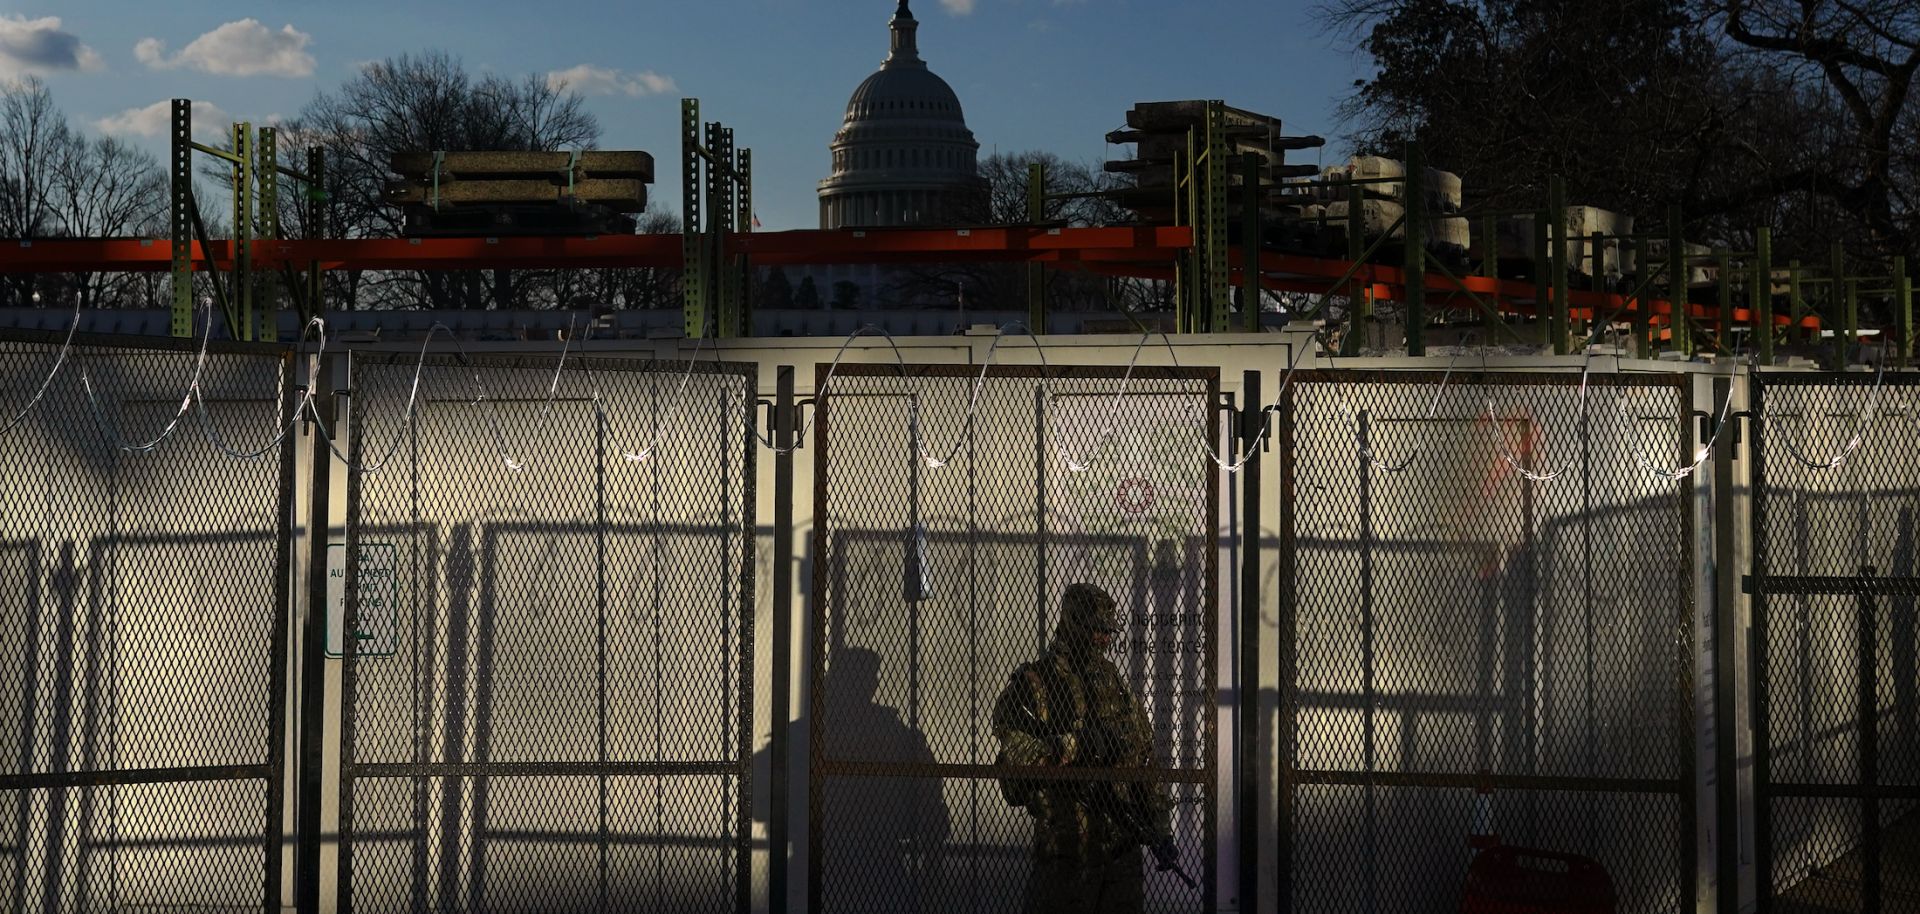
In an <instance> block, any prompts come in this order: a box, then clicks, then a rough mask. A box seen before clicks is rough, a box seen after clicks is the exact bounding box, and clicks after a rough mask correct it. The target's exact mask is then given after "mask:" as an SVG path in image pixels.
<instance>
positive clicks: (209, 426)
mask: <svg viewBox="0 0 1920 914" xmlns="http://www.w3.org/2000/svg"><path fill="white" fill-rule="evenodd" d="M310 330H317V331H318V335H319V340H320V348H319V351H318V352H317V353H315V357H314V358H313V359H312V361H311V362H310V363H309V364H308V366H307V383H306V384H305V385H304V386H302V387H300V388H299V394H298V396H299V398H300V402H299V403H297V404H295V405H294V407H293V408H292V409H290V410H288V411H287V415H286V419H285V420H284V421H282V420H280V419H278V418H277V416H278V414H279V412H280V409H281V407H280V406H279V405H276V406H275V407H274V413H275V414H276V419H275V423H274V424H275V426H276V427H277V428H278V429H279V431H278V432H277V433H276V434H275V435H274V436H273V440H271V441H269V442H267V443H266V444H265V445H262V446H261V447H260V449H259V450H256V451H241V450H238V449H235V448H234V447H232V446H231V445H229V444H227V442H226V439H224V438H222V437H221V436H220V433H219V432H217V431H215V430H214V427H213V417H212V416H211V415H209V414H208V412H207V398H206V396H205V392H204V391H201V390H200V388H199V386H198V385H196V386H195V387H194V398H193V402H194V412H195V413H196V414H197V415H198V417H199V419H200V431H201V434H202V435H204V436H205V437H206V439H207V442H208V443H210V444H212V445H213V447H214V449H215V450H218V451H219V452H220V453H222V454H225V455H227V456H228V457H232V458H234V459H235V460H258V459H260V458H261V457H264V456H266V455H267V454H269V453H272V452H273V451H274V450H275V449H276V448H278V447H280V445H281V443H282V442H284V441H286V440H287V436H288V435H291V434H293V430H294V428H295V427H297V426H298V425H299V424H300V417H301V416H302V415H304V414H305V412H306V405H307V403H308V402H309V401H311V400H312V399H313V391H314V389H315V388H316V387H317V386H318V385H319V383H320V359H319V356H320V355H321V354H324V353H325V352H326V351H327V322H326V320H325V319H323V318H320V317H314V318H310V319H309V320H308V321H307V323H306V326H304V327H301V328H300V339H299V343H305V342H306V341H307V332H308V331H310ZM296 345H297V344H296ZM282 383H284V381H283V382H282ZM280 394H281V395H280V396H276V397H274V402H275V403H276V404H279V403H281V401H282V400H283V399H284V394H285V390H284V389H283V390H282V391H280Z"/></svg>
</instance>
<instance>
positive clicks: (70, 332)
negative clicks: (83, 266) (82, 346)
mask: <svg viewBox="0 0 1920 914" xmlns="http://www.w3.org/2000/svg"><path fill="white" fill-rule="evenodd" d="M36 296H37V294H36ZM79 330H80V298H79V296H75V297H74V299H73V322H72V323H70V324H68V325H67V338H66V339H65V340H63V341H62V342H61V343H60V353H59V354H58V355H56V356H54V358H53V368H52V369H51V370H49V371H48V372H47V376H46V377H45V378H44V379H42V380H41V381H40V386H39V387H38V388H36V389H35V390H34V392H33V396H31V397H29V398H27V405H25V406H22V407H20V411H19V412H17V413H15V414H14V415H13V418H11V419H8V420H7V424H6V425H0V435H4V434H6V433H7V432H10V431H13V427H14V426H16V425H19V424H20V423H21V421H22V420H24V419H26V418H27V416H28V415H29V414H31V413H32V412H33V410H34V408H35V407H37V406H39V405H40V400H41V399H42V398H44V397H45V396H46V395H47V390H48V389H49V388H51V387H53V379H54V378H55V377H57V376H59V374H60V369H61V368H62V367H63V366H65V365H66V363H67V353H68V352H69V351H71V350H72V349H73V337H74V334H75V333H77V332H79Z"/></svg>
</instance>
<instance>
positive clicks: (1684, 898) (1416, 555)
mask: <svg viewBox="0 0 1920 914" xmlns="http://www.w3.org/2000/svg"><path fill="white" fill-rule="evenodd" d="M1584 388H1585V390H1584V392H1583V382H1582V379H1581V378H1580V377H1579V376H1575V375H1484V376H1482V375H1467V374H1464V373H1462V374H1454V373H1448V374H1444V375H1443V374H1440V373H1414V372H1393V373H1387V372H1376V373H1368V372H1318V373H1312V374H1303V375H1302V376H1299V377H1296V378H1295V380H1294V381H1293V383H1292V385H1291V388H1290V390H1289V391H1288V394H1287V400H1286V401H1285V403H1284V404H1283V411H1282V422H1283V426H1284V431H1283V435H1282V440H1283V441H1285V442H1286V443H1287V446H1286V449H1285V451H1284V454H1283V458H1282V459H1283V463H1282V467H1283V470H1282V503H1283V505H1285V506H1286V509H1287V510H1288V511H1289V512H1290V517H1289V518H1288V519H1287V520H1286V521H1285V523H1284V526H1283V530H1285V531H1286V534H1285V535H1286V537H1287V541H1286V542H1285V543H1283V545H1282V553H1283V554H1282V562H1283V572H1282V574H1283V578H1284V580H1283V587H1282V589H1283V598H1282V609H1283V618H1282V622H1281V632H1282V644H1281V651H1282V656H1281V670H1282V677H1283V693H1282V715H1283V717H1282V728H1281V739H1280V751H1281V760H1280V763H1281V771H1282V772H1283V774H1282V778H1283V783H1282V785H1281V802H1282V826H1281V827H1282V829H1283V830H1284V835H1283V843H1284V848H1285V849H1284V850H1283V861H1282V864H1283V872H1284V879H1283V885H1284V886H1286V889H1285V892H1286V894H1287V895H1288V897H1289V899H1290V904H1291V910H1294V911H1300V912H1336V911H1356V912H1362V911H1364V912H1375V911H1391V912H1443V911H1444V912H1452V911H1455V910H1460V909H1461V907H1460V906H1461V904H1462V900H1463V897H1464V895H1465V893H1466V887H1467V883H1468V876H1469V869H1470V867H1472V866H1473V865H1474V864H1475V863H1476V861H1477V860H1478V859H1479V858H1478V857H1477V853H1478V852H1477V851H1476V848H1475V847H1474V846H1472V845H1471V844H1470V841H1469V839H1470V837H1472V836H1475V835H1482V836H1488V837H1489V838H1492V837H1494V836H1497V841H1498V842H1499V843H1500V844H1503V845H1506V846H1509V847H1519V848H1526V849H1529V852H1530V853H1531V852H1543V853H1541V854H1540V855H1539V856H1538V857H1535V858H1532V859H1536V860H1542V861H1547V862H1546V863H1540V864H1537V865H1538V866H1542V867H1547V868H1558V869H1559V870H1561V871H1571V870H1572V869H1573V868H1576V867H1578V866H1580V865H1581V864H1579V863H1578V862H1577V861H1575V860H1573V859H1572V858H1574V857H1585V858H1589V859H1590V860H1592V861H1595V862H1597V863H1598V864H1599V866H1601V867H1603V868H1604V869H1605V870H1606V872H1607V873H1608V875H1609V877H1610V880H1611V882H1612V885H1613V887H1614V890H1615V891H1616V892H1617V894H1618V899H1619V908H1618V910H1619V911H1621V912H1664V911H1674V910H1680V909H1682V908H1683V907H1685V906H1688V905H1690V904H1691V898H1692V893H1693V884H1694V883H1693V878H1692V874H1693V869H1694V864H1693V857H1692V854H1693V830H1694V828H1693V815H1694V813H1693V770H1694V768H1693V766H1694V756H1693V739H1692V734H1691V726H1690V725H1691V721H1692V706H1691V697H1690V693H1689V688H1690V682H1691V673H1692V664H1693V656H1694V655H1693V652H1692V644H1693V642H1692V637H1691V618H1692V598H1691V593H1692V573H1693V571H1692V568H1693V565H1692V560H1691V549H1692V542H1691V540H1692V531H1691V529H1690V527H1691V522H1690V514H1689V513H1688V511H1689V509H1688V503H1687V497H1688V492H1689V489H1690V486H1689V484H1687V483H1684V482H1673V481H1670V480H1667V479H1662V478H1659V477H1658V476H1657V475H1655V474H1654V473H1651V472H1648V471H1647V469H1645V467H1646V466H1659V467H1670V466H1673V465H1675V464H1676V461H1681V462H1684V461H1685V460H1686V459H1688V457H1689V456H1690V455H1688V454H1687V453H1686V452H1687V451H1688V450H1689V449H1688V447H1687V440H1688V439H1687V436H1686V434H1685V431H1684V430H1685V428H1686V426H1685V425H1684V424H1683V423H1684V422H1686V421H1687V418H1686V417H1688V416H1689V414H1690V411H1691V406H1690V402H1689V395H1688V393H1687V392H1686V389H1685V388H1683V387H1682V386H1681V385H1680V383H1679V379H1678V378H1675V377H1663V378H1657V379H1646V380H1642V379H1638V378H1628V377H1622V376H1606V377H1600V376H1595V377H1592V378H1589V379H1586V381H1585V382H1584ZM1549 477H1550V478H1549ZM1493 859H1494V858H1492V857H1489V858H1487V865H1491V861H1492V860H1493ZM1563 874H1564V872H1563ZM1546 878H1548V879H1549V880H1551V879H1553V878H1556V877H1555V876H1554V875H1553V874H1549V875H1548V876H1547V877H1546ZM1488 909H1489V910H1491V909H1493V908H1488Z"/></svg>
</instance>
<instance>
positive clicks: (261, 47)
mask: <svg viewBox="0 0 1920 914" xmlns="http://www.w3.org/2000/svg"><path fill="white" fill-rule="evenodd" d="M312 40H313V36H312V35H309V34H307V33H306V32H302V31H300V30H299V29H296V28H294V27H293V26H291V25H286V26H281V28H280V30H279V31H277V32H276V31H274V30H273V29H270V28H267V27H266V26H264V25H261V24H260V20H258V19H239V20H235V21H233V22H229V23H227V24H225V25H222V26H220V27H219V28H217V29H214V30H213V31H211V32H208V33H206V34H205V35H202V36H200V37H198V38H195V39H194V40H193V41H191V42H189V43H188V44H187V46H186V47H184V48H181V49H180V50H179V51H178V52H177V53H175V54H173V55H171V56H169V55H168V54H167V43H166V42H164V41H161V40H160V39H158V38H142V39H140V41H139V43H137V44H135V45H134V46H133V56H134V57H136V58H138V59H139V61H140V62H141V63H143V64H146V65H147V66H149V67H152V68H154V69H156V70H171V69H174V68H176V67H189V68H191V69H195V70H199V71H201V72H203V73H212V74H214V75H216V76H290V77H291V76H312V75H313V55H312V54H309V53H307V43H308V42H310V41H312Z"/></svg>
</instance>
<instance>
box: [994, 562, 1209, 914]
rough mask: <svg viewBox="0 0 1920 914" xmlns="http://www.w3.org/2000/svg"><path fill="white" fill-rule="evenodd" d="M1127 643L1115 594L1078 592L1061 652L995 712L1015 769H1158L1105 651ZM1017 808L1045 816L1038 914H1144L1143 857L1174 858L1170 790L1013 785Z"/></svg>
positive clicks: (1035, 666) (1067, 611)
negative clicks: (1117, 638) (1102, 637)
mask: <svg viewBox="0 0 1920 914" xmlns="http://www.w3.org/2000/svg"><path fill="white" fill-rule="evenodd" d="M1096 631H1104V632H1107V633H1109V634H1113V635H1118V634H1119V632H1120V622H1119V617H1118V614H1117V612H1116V610H1115V606H1114V600H1113V597H1112V596H1110V595H1108V594H1107V593H1106V592H1105V591H1103V590H1101V589H1100V588H1098V587H1094V586H1092V585H1089V584H1075V585H1073V586H1071V587H1068V588H1067V592H1066V594H1065V595H1064V596H1063V597H1062V599H1061V609H1060V623H1059V626H1058V627H1057V628H1056V629H1055V631H1054V637H1053V643H1052V644H1051V645H1050V647H1049V649H1048V651H1047V654H1046V655H1045V656H1043V657H1041V658H1040V659H1039V660H1038V661H1036V662H1033V663H1028V664H1024V665H1022V666H1021V667H1020V668H1019V669H1018V670H1015V671H1014V674H1013V677H1012V680H1011V681H1010V682H1008V683H1007V686H1006V688H1005V689H1003V690H1002V691H1001V693H1000V698H999V700H998V701H997V702H995V704H994V710H993V733H994V736H995V737H996V738H997V739H998V740H999V741H1000V761H1001V763H1003V764H1009V765H1020V766H1033V767H1076V768H1151V767H1153V765H1154V762H1153V730H1152V728H1151V727H1150V725H1149V724H1148V723H1147V715H1146V712H1145V711H1144V710H1143V709H1142V708H1141V707H1140V703H1139V702H1137V701H1135V700H1134V697H1133V696H1132V695H1131V694H1129V693H1128V691H1127V686H1126V683H1125V682H1124V681H1123V680H1122V679H1121V678H1120V669H1119V668H1118V667H1116V666H1115V665H1114V663H1113V661H1111V660H1109V659H1107V657H1106V654H1105V652H1104V651H1101V650H1099V649H1097V648H1096V647H1095V646H1094V644H1093V634H1094V633H1095V632H1096ZM1002 787H1003V789H1004V790H1005V792H1006V794H1007V800H1008V802H1010V803H1013V804H1014V805H1021V806H1025V807H1026V808H1027V812H1028V814H1030V815H1032V816H1033V819H1034V823H1033V856H1034V860H1033V875H1032V878H1031V881H1030V882H1029V883H1028V886H1027V911H1028V912H1029V914H1038V912H1047V914H1096V912H1097V914H1119V912H1135V911H1139V910H1140V909H1141V907H1142V904H1143V901H1144V894H1145V880H1144V874H1143V873H1142V870H1141V855H1140V848H1141V847H1142V846H1143V845H1145V846H1148V847H1155V848H1159V849H1160V850H1157V851H1156V854H1166V853H1173V851H1172V841H1171V838H1170V834H1171V833H1170V831H1169V828H1168V811H1169V809H1170V808H1171V804H1170V803H1169V801H1168V799H1167V794H1166V789H1165V786H1164V785H1163V784H1159V783H1151V782H1137V781H1083V780H1046V779H1008V780H1006V781H1004V782H1003V784H1002Z"/></svg>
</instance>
